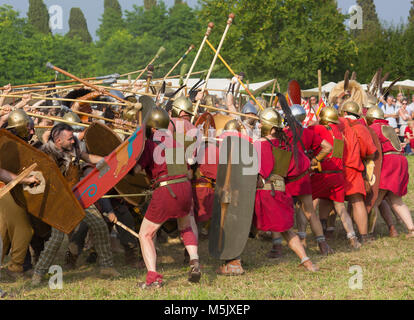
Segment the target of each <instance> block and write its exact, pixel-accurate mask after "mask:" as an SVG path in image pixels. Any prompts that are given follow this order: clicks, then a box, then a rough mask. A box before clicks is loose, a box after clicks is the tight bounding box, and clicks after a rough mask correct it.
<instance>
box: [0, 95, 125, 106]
mask: <svg viewBox="0 0 414 320" xmlns="http://www.w3.org/2000/svg"><path fill="white" fill-rule="evenodd" d="M0 97H5V98H23V96H17V95H10V94H0ZM31 100H56V101H73V102H84V103H97V104H109V105H118V106H129V105H130V104H126V103H118V102H107V101H94V100H78V99H65V98H46V97H32V98H31Z"/></svg>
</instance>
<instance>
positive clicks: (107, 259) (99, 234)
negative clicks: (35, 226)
mask: <svg viewBox="0 0 414 320" xmlns="http://www.w3.org/2000/svg"><path fill="white" fill-rule="evenodd" d="M85 213H86V215H85V218H84V219H83V221H85V223H86V224H87V225H88V226H89V228H90V230H91V231H92V233H93V239H94V245H95V249H96V252H97V253H98V261H99V264H100V265H101V267H112V266H113V260H112V251H111V244H110V238H109V232H108V227H107V226H106V223H105V221H104V220H103V218H102V216H101V214H100V213H99V211H98V210H97V209H96V207H95V206H94V205H92V206H90V207H89V208H87V209H85ZM64 238H65V234H64V233H63V232H62V231H59V230H57V229H55V228H52V235H51V236H50V238H49V240H48V241H47V242H46V243H45V248H44V249H43V251H42V253H41V254H40V257H39V261H38V262H37V264H36V266H35V268H34V272H35V273H37V274H39V275H44V274H46V273H47V272H48V271H49V268H50V266H51V265H52V263H53V260H54V259H55V257H56V255H57V252H58V251H59V248H60V246H61V245H62V242H63V239H64Z"/></svg>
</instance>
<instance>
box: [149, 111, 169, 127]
mask: <svg viewBox="0 0 414 320" xmlns="http://www.w3.org/2000/svg"><path fill="white" fill-rule="evenodd" d="M146 118H147V120H146V122H145V124H146V126H147V128H154V129H168V126H169V125H170V116H169V115H168V112H167V111H165V110H164V109H162V108H160V107H155V108H153V109H151V110H150V111H149V112H148V114H147V116H146Z"/></svg>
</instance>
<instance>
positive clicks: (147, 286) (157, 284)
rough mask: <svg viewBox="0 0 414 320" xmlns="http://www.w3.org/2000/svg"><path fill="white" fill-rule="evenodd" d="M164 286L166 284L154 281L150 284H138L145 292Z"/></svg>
mask: <svg viewBox="0 0 414 320" xmlns="http://www.w3.org/2000/svg"><path fill="white" fill-rule="evenodd" d="M163 285H164V283H163V282H162V281H154V282H152V283H150V284H147V283H146V282H140V283H138V287H140V288H141V289H144V290H148V289H160V288H161V287H162V286H163Z"/></svg>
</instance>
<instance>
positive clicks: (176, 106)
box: [172, 96, 194, 118]
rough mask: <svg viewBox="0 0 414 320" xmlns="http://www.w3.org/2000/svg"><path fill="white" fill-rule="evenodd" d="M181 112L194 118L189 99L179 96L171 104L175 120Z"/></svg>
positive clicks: (192, 107)
mask: <svg viewBox="0 0 414 320" xmlns="http://www.w3.org/2000/svg"><path fill="white" fill-rule="evenodd" d="M181 111H184V112H185V113H188V114H190V115H192V116H194V106H193V104H192V102H191V101H190V99H188V98H186V97H184V96H181V97H179V98H177V99H175V100H174V102H173V104H172V116H173V117H175V118H177V117H179V116H180V112H181Z"/></svg>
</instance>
